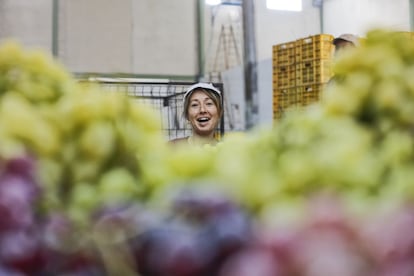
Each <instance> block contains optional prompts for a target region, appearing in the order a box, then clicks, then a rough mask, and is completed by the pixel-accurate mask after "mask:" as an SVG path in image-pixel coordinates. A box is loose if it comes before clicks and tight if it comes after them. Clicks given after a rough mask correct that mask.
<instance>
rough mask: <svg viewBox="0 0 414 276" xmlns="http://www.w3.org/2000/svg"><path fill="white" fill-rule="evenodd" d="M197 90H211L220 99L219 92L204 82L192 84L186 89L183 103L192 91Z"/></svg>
mask: <svg viewBox="0 0 414 276" xmlns="http://www.w3.org/2000/svg"><path fill="white" fill-rule="evenodd" d="M197 88H203V89H208V90H211V91H213V92H215V93H216V94H217V95H218V96H219V97H220V98H221V92H220V90H218V89H217V88H215V87H214V86H213V84H211V83H204V82H199V83H196V84H193V85H192V86H190V87H189V88H188V89H187V91H186V92H185V94H184V101H185V99H186V98H187V97H188V96H189V95H191V93H192V92H193V91H194V90H196V89H197Z"/></svg>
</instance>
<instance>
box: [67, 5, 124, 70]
mask: <svg viewBox="0 0 414 276" xmlns="http://www.w3.org/2000/svg"><path fill="white" fill-rule="evenodd" d="M60 10H61V12H60V15H61V16H60V22H59V23H60V32H59V38H60V39H59V41H60V45H59V48H60V51H59V52H60V53H61V56H60V58H61V59H62V60H63V62H64V63H65V64H66V65H67V66H68V67H69V69H70V70H71V71H74V72H99V73H116V72H130V71H131V64H132V62H131V55H132V49H131V41H132V32H131V18H132V11H131V0H116V1H115V0H88V1H84V0H70V1H60Z"/></svg>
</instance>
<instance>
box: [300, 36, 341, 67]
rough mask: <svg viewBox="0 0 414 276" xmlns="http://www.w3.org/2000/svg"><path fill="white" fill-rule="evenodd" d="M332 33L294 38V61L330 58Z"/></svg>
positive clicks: (332, 47) (332, 48)
mask: <svg viewBox="0 0 414 276" xmlns="http://www.w3.org/2000/svg"><path fill="white" fill-rule="evenodd" d="M333 38H334V37H333V36H332V35H328V34H319V35H314V36H309V37H305V38H302V39H298V40H296V50H295V52H296V62H303V61H307V60H314V59H331V58H332V55H333V51H334V45H333V44H332V40H333Z"/></svg>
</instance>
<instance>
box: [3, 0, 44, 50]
mask: <svg viewBox="0 0 414 276" xmlns="http://www.w3.org/2000/svg"><path fill="white" fill-rule="evenodd" d="M9 38H13V39H15V40H18V41H19V42H20V43H22V44H23V45H25V46H34V47H40V48H43V49H46V50H47V51H51V49H52V1H50V0H36V1H27V0H0V42H1V41H4V40H5V39H9Z"/></svg>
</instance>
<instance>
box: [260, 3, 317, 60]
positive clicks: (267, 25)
mask: <svg viewBox="0 0 414 276" xmlns="http://www.w3.org/2000/svg"><path fill="white" fill-rule="evenodd" d="M302 5H303V10H302V11H301V12H292V11H276V10H269V9H267V8H266V1H265V0H256V1H255V9H256V38H257V57H258V60H264V59H268V58H271V57H272V45H275V44H279V43H283V42H288V41H292V40H296V39H298V38H302V37H306V36H309V35H315V34H319V33H320V20H319V9H318V8H315V7H313V6H312V0H302Z"/></svg>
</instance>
